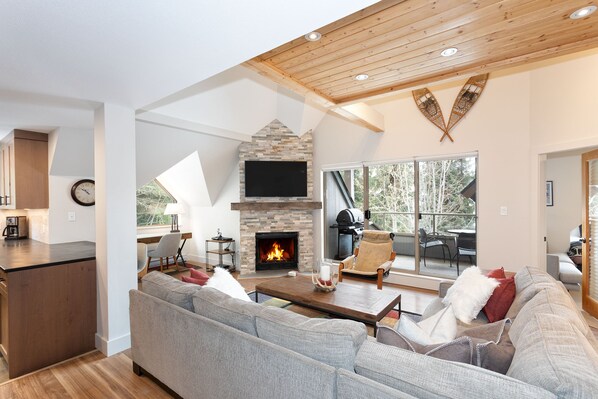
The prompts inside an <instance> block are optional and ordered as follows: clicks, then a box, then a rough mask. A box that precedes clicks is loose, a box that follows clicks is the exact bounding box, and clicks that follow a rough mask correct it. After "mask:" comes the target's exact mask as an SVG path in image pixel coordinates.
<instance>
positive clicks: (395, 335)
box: [376, 316, 474, 364]
mask: <svg viewBox="0 0 598 399" xmlns="http://www.w3.org/2000/svg"><path fill="white" fill-rule="evenodd" d="M403 317H404V316H402V317H401V319H402V318H403ZM376 340H377V341H378V342H380V343H383V344H386V345H392V346H396V347H397V348H401V349H405V350H408V351H411V352H414V353H421V354H422V355H426V356H431V357H435V358H437V359H444V360H450V361H453V362H460V363H467V364H472V361H473V350H474V348H473V342H472V340H471V338H469V337H460V338H457V339H454V340H452V341H449V342H445V343H442V344H432V345H421V344H419V343H417V342H415V341H412V340H410V339H409V338H407V337H405V336H404V335H402V334H401V333H400V332H398V331H396V330H395V329H393V328H390V327H387V326H383V325H379V326H378V329H377V331H376Z"/></svg>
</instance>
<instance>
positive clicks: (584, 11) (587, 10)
mask: <svg viewBox="0 0 598 399" xmlns="http://www.w3.org/2000/svg"><path fill="white" fill-rule="evenodd" d="M594 11H596V6H587V7H584V8H580V9H579V10H577V11H573V12H572V13H571V15H569V18H571V19H580V18H584V17H587V16H588V15H590V14H592V13H593V12H594Z"/></svg>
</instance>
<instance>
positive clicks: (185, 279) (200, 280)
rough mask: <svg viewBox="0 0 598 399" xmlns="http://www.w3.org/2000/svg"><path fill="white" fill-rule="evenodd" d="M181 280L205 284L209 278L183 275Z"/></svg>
mask: <svg viewBox="0 0 598 399" xmlns="http://www.w3.org/2000/svg"><path fill="white" fill-rule="evenodd" d="M181 280H183V282H185V283H192V284H197V285H205V284H206V283H207V282H208V280H207V279H199V278H193V277H185V276H181Z"/></svg>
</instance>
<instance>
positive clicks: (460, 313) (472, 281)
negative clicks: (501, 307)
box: [442, 266, 498, 323]
mask: <svg viewBox="0 0 598 399" xmlns="http://www.w3.org/2000/svg"><path fill="white" fill-rule="evenodd" d="M497 286H498V281H496V280H495V279H493V278H488V277H486V276H484V275H483V274H482V272H481V271H480V269H478V268H477V267H476V266H471V267H468V268H467V269H465V270H464V271H463V273H461V275H460V276H459V277H457V280H456V281H455V284H453V286H452V287H451V288H449V289H448V291H447V293H446V296H445V297H444V299H443V300H442V303H444V304H445V305H448V304H449V303H450V304H452V306H453V311H454V312H455V317H457V319H459V320H461V321H462V322H463V323H470V322H471V321H472V320H473V319H475V318H476V316H477V315H478V313H480V311H481V310H482V308H483V307H484V305H485V304H486V302H488V299H489V298H490V296H491V295H492V292H493V291H494V289H495V288H496V287H497Z"/></svg>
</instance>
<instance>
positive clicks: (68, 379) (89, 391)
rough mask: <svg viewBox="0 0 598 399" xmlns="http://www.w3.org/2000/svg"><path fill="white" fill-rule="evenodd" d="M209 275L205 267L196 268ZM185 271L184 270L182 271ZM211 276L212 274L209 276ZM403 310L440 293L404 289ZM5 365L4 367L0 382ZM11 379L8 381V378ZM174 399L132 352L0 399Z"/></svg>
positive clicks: (8, 385)
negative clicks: (138, 368)
mask: <svg viewBox="0 0 598 399" xmlns="http://www.w3.org/2000/svg"><path fill="white" fill-rule="evenodd" d="M193 266H194V267H195V268H199V269H201V270H203V271H205V264H196V265H193ZM182 269H183V268H181V270H182ZM169 274H170V275H172V276H174V277H177V278H179V279H180V278H181V276H187V275H189V271H188V270H185V271H180V272H176V271H172V272H169ZM208 274H211V273H208ZM233 275H234V276H235V278H237V279H238V281H239V283H240V284H241V285H242V286H243V288H245V290H246V291H253V290H254V289H255V285H256V284H258V283H259V282H261V281H264V280H267V279H268V278H271V277H266V278H253V277H252V278H239V273H238V272H233ZM397 287H399V288H402V289H404V293H402V294H401V295H402V307H403V310H405V311H408V312H414V313H421V312H422V311H423V309H424V308H425V307H426V306H427V304H428V303H429V302H430V301H431V300H433V299H434V298H435V297H436V296H437V293H436V292H434V291H426V290H419V289H414V288H411V287H402V286H397ZM1 375H2V365H1V364H0V381H5V380H3V379H2V378H1ZM6 378H7V377H6ZM140 397H145V398H156V399H160V398H170V397H171V396H170V395H169V394H168V393H166V392H165V391H164V390H163V389H162V388H160V387H159V386H158V385H157V384H156V383H154V382H153V381H152V380H151V379H149V378H148V377H145V376H142V377H139V376H137V375H135V374H134V373H133V371H132V360H131V358H130V357H129V356H128V351H125V352H122V353H119V354H116V355H114V356H110V357H106V356H104V355H103V354H102V353H101V352H98V351H93V352H90V353H87V354H85V355H83V356H80V357H77V358H74V359H70V360H68V361H65V362H63V363H59V364H57V365H54V366H51V367H48V368H46V369H43V370H40V371H37V372H35V373H31V374H28V375H25V376H23V377H20V378H16V379H13V380H9V381H7V382H4V383H0V398H2V399H30V398H61V399H62V398H140Z"/></svg>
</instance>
